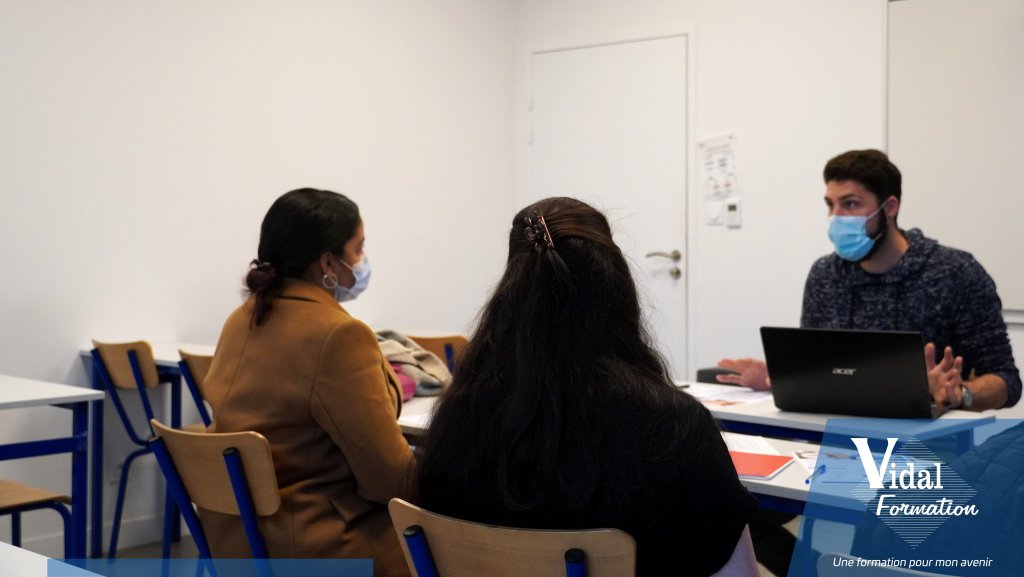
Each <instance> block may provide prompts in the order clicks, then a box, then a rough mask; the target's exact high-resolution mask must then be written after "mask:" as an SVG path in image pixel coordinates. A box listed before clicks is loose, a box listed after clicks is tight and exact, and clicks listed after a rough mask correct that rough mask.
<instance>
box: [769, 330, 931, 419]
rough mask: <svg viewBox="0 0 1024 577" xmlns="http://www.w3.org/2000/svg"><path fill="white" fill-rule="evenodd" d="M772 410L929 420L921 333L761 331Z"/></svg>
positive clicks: (928, 402) (928, 396)
mask: <svg viewBox="0 0 1024 577" xmlns="http://www.w3.org/2000/svg"><path fill="white" fill-rule="evenodd" d="M761 342H762V344H763V345H764V354H765V361H766V362H767V364H768V374H769V375H770V376H771V381H772V395H773V396H774V398H775V406H777V407H778V408H780V409H782V410H784V411H797V412H811V413H832V414H839V415H858V416H865V417H883V418H910V419H929V418H932V417H933V412H932V403H931V395H930V394H929V391H928V375H927V369H926V368H925V358H924V343H923V342H922V338H921V334H920V333H915V332H897V331H857V330H839V329H797V328H782V327H761Z"/></svg>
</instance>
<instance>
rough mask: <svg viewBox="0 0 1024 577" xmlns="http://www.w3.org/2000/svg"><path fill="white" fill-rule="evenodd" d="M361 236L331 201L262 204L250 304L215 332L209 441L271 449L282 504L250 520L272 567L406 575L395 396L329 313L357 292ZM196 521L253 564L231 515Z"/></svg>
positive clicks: (312, 193) (330, 196)
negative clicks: (285, 560) (397, 505)
mask: <svg viewBox="0 0 1024 577" xmlns="http://www.w3.org/2000/svg"><path fill="white" fill-rule="evenodd" d="M364 238H365V237H364V232H363V223H362V220H361V219H360V217H359V209H358V208H357V207H356V205H355V203H353V202H352V201H351V200H349V199H348V198H346V197H344V196H342V195H340V194H336V193H333V192H328V191H322V190H314V189H300V190H293V191H291V192H289V193H286V194H285V195H283V196H281V197H280V198H279V199H277V201H276V202H275V203H274V204H273V206H271V208H270V210H269V211H268V212H267V215H266V217H265V218H264V220H263V226H262V229H261V233H260V246H259V253H258V254H259V258H258V259H257V260H255V261H253V263H252V268H251V269H250V271H249V273H248V275H247V277H246V284H247V286H248V289H249V293H250V297H249V299H248V300H247V301H246V302H245V303H244V304H243V305H242V306H241V307H239V308H238V309H237V310H236V311H235V312H234V313H232V315H231V316H230V317H229V318H228V320H227V322H226V323H225V324H224V330H223V332H222V333H221V337H220V342H219V343H218V345H217V351H216V354H215V355H214V359H213V365H212V367H211V369H210V373H209V375H208V376H207V380H206V393H207V397H208V400H209V402H210V405H211V406H212V407H213V414H214V423H213V425H211V427H210V430H211V431H212V432H232V431H247V430H252V431H257V432H259V433H262V434H263V435H264V436H266V437H267V439H268V440H269V441H270V447H271V451H272V453H273V457H274V465H275V468H276V471H277V482H278V485H279V486H280V490H281V500H282V502H281V509H280V511H278V512H277V513H276V514H275V515H273V516H272V517H268V518H263V519H261V525H260V528H261V530H262V533H263V536H264V539H265V540H266V543H267V549H268V552H269V554H270V556H271V557H297V558H334V557H346V558H372V559H373V561H374V575H375V576H389V577H390V576H405V575H408V574H409V571H408V569H407V567H406V564H405V560H404V557H403V555H402V551H401V548H400V546H399V544H398V540H397V538H396V536H395V533H394V531H393V529H392V528H391V521H390V518H389V517H388V513H387V509H386V505H387V502H388V500H389V499H391V498H392V497H402V498H405V499H408V498H409V496H410V490H411V487H412V477H411V474H412V470H413V468H414V457H413V453H412V451H411V450H410V448H409V445H408V444H407V443H406V441H405V439H404V438H403V437H402V434H401V431H400V430H399V428H398V424H397V422H396V419H397V415H398V412H399V410H400V407H401V392H400V389H399V385H398V381H397V378H396V377H395V375H394V373H393V372H392V371H391V368H390V367H389V365H388V364H387V363H386V362H385V361H384V358H383V357H382V356H381V353H380V348H379V347H378V346H377V342H376V338H375V336H374V334H373V332H372V331H371V330H370V329H369V328H368V327H367V326H366V325H365V324H363V323H362V322H360V321H358V320H356V319H354V318H352V317H351V316H350V315H349V314H348V313H347V312H346V311H345V309H343V308H342V307H341V306H340V305H339V302H338V301H344V300H350V299H352V298H355V296H356V295H358V293H359V292H361V291H362V290H363V289H365V288H366V284H367V281H368V280H369V272H370V269H369V261H368V260H367V259H366V256H365V255H364V254H363V242H364ZM201 516H202V521H203V526H204V528H205V529H206V533H207V537H208V538H209V541H210V546H211V548H212V549H213V553H214V556H217V557H245V556H249V555H250V554H249V549H248V545H247V542H246V540H245V536H244V531H243V530H242V527H241V523H240V520H239V519H238V518H237V517H231V516H227V515H221V514H217V513H213V512H210V511H201Z"/></svg>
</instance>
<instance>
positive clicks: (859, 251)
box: [828, 204, 885, 262]
mask: <svg viewBox="0 0 1024 577" xmlns="http://www.w3.org/2000/svg"><path fill="white" fill-rule="evenodd" d="M883 208H885V205H884V204H883V205H882V206H880V207H878V210H876V211H875V212H872V213H871V214H869V215H868V216H845V215H843V216H840V215H832V216H830V217H829V218H828V239H829V240H831V241H832V244H833V245H834V246H835V247H836V254H838V255H839V258H841V259H843V260H848V261H851V262H857V261H859V260H861V259H863V258H864V257H865V256H867V255H868V253H870V252H871V249H872V248H874V246H875V242H876V241H878V239H880V238H882V235H883V234H885V228H884V227H883V228H882V230H881V231H880V232H879V233H878V234H877V235H876V236H875V237H874V238H871V237H870V236H868V231H867V226H868V220H870V219H871V218H872V217H874V216H875V215H876V214H878V213H879V212H880V211H881V210H882V209H883Z"/></svg>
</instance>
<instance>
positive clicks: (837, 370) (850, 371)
mask: <svg viewBox="0 0 1024 577" xmlns="http://www.w3.org/2000/svg"><path fill="white" fill-rule="evenodd" d="M856 372H857V369H844V368H842V367H836V368H834V369H832V374H833V375H852V374H853V373H856Z"/></svg>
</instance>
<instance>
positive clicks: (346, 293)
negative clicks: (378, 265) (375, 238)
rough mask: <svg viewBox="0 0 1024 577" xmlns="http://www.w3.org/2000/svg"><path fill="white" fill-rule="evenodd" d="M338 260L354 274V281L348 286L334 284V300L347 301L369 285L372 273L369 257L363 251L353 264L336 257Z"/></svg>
mask: <svg viewBox="0 0 1024 577" xmlns="http://www.w3.org/2000/svg"><path fill="white" fill-rule="evenodd" d="M338 262H340V263H341V264H343V265H345V266H346V267H348V269H349V270H350V271H352V275H353V276H355V278H356V282H354V283H352V286H351V287H350V288H345V287H343V286H341V285H340V284H337V285H335V286H334V300H336V301H338V302H339V303H343V302H348V301H351V300H355V298H356V297H357V296H359V295H360V294H362V293H363V291H365V290H366V287H368V286H370V274H372V273H373V269H371V268H370V259H369V258H368V257H367V256H366V253H363V258H362V259H360V261H359V262H357V263H356V265H355V266H351V265H350V264H348V263H347V262H345V261H343V260H341V259H340V258H339V259H338Z"/></svg>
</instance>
